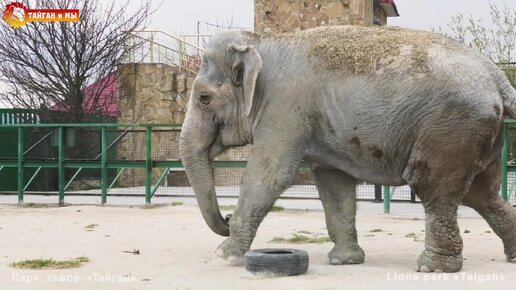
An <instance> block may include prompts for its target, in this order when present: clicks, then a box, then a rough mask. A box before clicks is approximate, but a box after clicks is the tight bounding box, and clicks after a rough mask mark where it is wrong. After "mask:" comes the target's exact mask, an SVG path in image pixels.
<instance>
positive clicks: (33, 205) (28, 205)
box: [25, 202, 48, 208]
mask: <svg viewBox="0 0 516 290" xmlns="http://www.w3.org/2000/svg"><path fill="white" fill-rule="evenodd" d="M25 206H26V207H30V208H46V207H48V205H47V204H44V203H33V202H30V203H28V204H27V205H25Z"/></svg>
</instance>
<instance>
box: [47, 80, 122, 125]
mask: <svg viewBox="0 0 516 290" xmlns="http://www.w3.org/2000/svg"><path fill="white" fill-rule="evenodd" d="M118 85H119V83H118V78H117V76H116V73H110V74H108V75H106V76H105V77H103V78H101V79H99V80H98V81H96V82H94V83H92V84H90V85H88V86H86V87H85V88H84V102H83V109H84V113H86V114H93V113H98V112H100V113H102V114H103V115H107V116H116V115H117V113H118V104H117V99H118ZM98 90H100V91H98ZM50 110H52V111H59V112H67V111H69V109H68V108H66V106H64V105H54V106H52V107H50Z"/></svg>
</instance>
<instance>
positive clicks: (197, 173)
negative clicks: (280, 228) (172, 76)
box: [179, 107, 229, 236]
mask: <svg viewBox="0 0 516 290" xmlns="http://www.w3.org/2000/svg"><path fill="white" fill-rule="evenodd" d="M190 108H192V107H190ZM192 109H193V108H192ZM191 111H193V110H189V111H188V112H187V114H186V118H185V122H184V124H183V129H182V131H181V136H180V139H179V148H180V151H181V160H182V162H183V166H184V167H185V171H186V175H187V176H188V180H189V181H190V184H191V186H192V188H193V191H194V192H195V197H196V198H197V203H198V205H199V208H200V210H201V213H202V216H203V218H204V220H205V221H206V223H207V224H208V226H209V227H210V229H211V230H212V231H214V232H215V233H217V234H219V235H221V236H229V225H228V223H227V221H226V220H225V219H224V218H223V217H222V215H221V214H220V209H219V204H218V202H217V197H216V195H215V181H214V177H213V168H212V167H211V164H210V159H209V150H210V145H211V144H212V143H213V141H214V140H215V136H216V134H217V129H216V125H215V124H213V119H211V118H206V117H207V116H204V118H203V117H202V116H195V114H194V113H193V112H191ZM207 124H209V125H207Z"/></svg>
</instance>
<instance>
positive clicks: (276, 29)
mask: <svg viewBox="0 0 516 290" xmlns="http://www.w3.org/2000/svg"><path fill="white" fill-rule="evenodd" d="M254 3H255V6H254V30H255V31H256V32H259V33H262V32H272V33H283V32H293V31H299V30H305V29H309V28H313V27H317V26H327V25H365V26H372V25H375V24H376V25H385V24H387V17H396V16H399V13H398V9H397V7H396V4H395V3H394V0H254Z"/></svg>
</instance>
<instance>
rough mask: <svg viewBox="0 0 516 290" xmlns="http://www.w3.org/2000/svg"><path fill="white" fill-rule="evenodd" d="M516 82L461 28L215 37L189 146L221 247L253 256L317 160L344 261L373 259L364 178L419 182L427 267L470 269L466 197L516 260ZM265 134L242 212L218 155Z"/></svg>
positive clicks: (184, 152)
mask: <svg viewBox="0 0 516 290" xmlns="http://www.w3.org/2000/svg"><path fill="white" fill-rule="evenodd" d="M515 102H516V91H515V90H514V88H513V87H512V86H511V85H510V83H509V81H508V79H507V77H506V76H505V74H504V73H503V72H502V71H501V70H500V69H499V68H498V67H497V65H496V64H494V63H493V62H492V61H491V60H490V59H488V58H487V57H485V56H483V55H481V54H480V53H478V52H476V51H474V50H472V49H470V48H469V47H467V46H466V45H464V44H462V43H459V42H457V41H455V40H453V39H451V38H448V37H445V36H441V35H438V34H434V33H431V32H424V31H418V30H411V29H404V28H396V27H358V26H334V27H319V28H314V29H309V30H304V31H300V32H295V33H287V34H277V35H274V34H262V35H260V34H256V33H252V32H244V31H231V32H220V33H218V34H216V35H214V36H213V37H212V38H211V40H210V42H209V44H208V45H207V47H206V49H205V51H204V54H203V56H202V64H201V67H200V69H199V73H198V75H197V76H196V78H195V80H194V82H193V85H192V90H191V95H190V99H189V101H188V109H187V113H186V117H185V121H184V123H183V128H182V132H181V135H180V141H179V146H180V155H181V160H182V162H183V165H184V168H185V171H186V174H187V177H188V179H189V181H190V183H191V186H192V188H193V191H194V192H195V196H196V199H197V202H198V206H199V208H200V211H201V213H202V216H203V218H204V220H205V221H206V223H207V225H208V226H209V227H210V228H211V230H213V231H214V232H215V233H217V234H219V235H222V236H229V237H228V238H227V239H226V240H225V241H224V242H223V243H222V244H221V245H220V246H219V247H218V249H217V251H216V253H217V254H218V255H219V256H221V257H222V258H224V259H227V260H228V261H230V262H231V263H234V264H241V263H242V262H243V256H244V254H245V252H246V251H248V250H249V249H250V247H251V243H252V242H253V239H254V238H255V236H256V232H257V229H258V227H259V225H260V223H261V222H262V220H263V219H264V217H265V216H266V215H267V213H268V212H269V210H270V209H271V208H272V206H273V204H274V203H275V201H276V200H277V199H278V198H279V197H280V195H281V194H282V193H283V192H284V191H285V190H286V189H287V188H288V187H289V186H290V185H291V184H292V183H293V180H294V178H295V175H296V172H297V169H298V167H299V165H300V162H301V161H302V160H306V161H308V162H309V163H310V164H311V170H312V171H313V173H314V176H315V183H316V187H317V190H318V192H319V196H320V199H321V201H322V204H323V209H324V213H325V217H326V224H327V229H328V233H329V236H330V238H331V240H332V241H333V243H334V247H333V249H332V250H331V251H330V252H329V254H328V258H329V263H330V264H358V263H363V262H364V257H365V255H364V251H363V250H362V248H361V247H360V246H359V244H358V241H357V231H356V227H355V215H356V193H355V188H356V184H357V181H358V180H361V181H366V182H369V183H374V184H382V185H389V186H401V185H406V184H408V185H409V186H410V187H411V189H412V190H413V191H414V192H415V193H416V194H417V195H418V196H419V198H420V200H421V203H422V205H423V207H424V211H425V229H426V230H425V247H424V250H423V252H422V254H421V255H420V256H419V258H418V260H417V268H416V270H417V271H421V272H457V271H459V270H460V269H461V268H462V264H463V257H462V248H463V243H462V238H461V236H460V232H459V227H458V224H457V209H458V206H459V204H463V205H466V206H469V207H471V208H473V209H474V210H476V211H477V212H478V213H479V214H480V215H481V216H482V217H483V218H484V219H485V220H486V221H487V223H488V224H489V225H490V227H491V228H492V229H493V231H494V232H495V233H496V234H497V235H498V236H499V237H500V238H501V240H502V241H503V245H504V250H505V255H506V259H507V261H509V262H514V260H515V259H516V209H515V208H514V207H512V206H511V205H510V204H509V203H508V202H506V201H505V200H503V199H502V198H501V197H500V196H499V194H498V193H499V187H500V179H501V167H500V164H501V157H500V155H501V149H502V146H503V129H502V128H503V118H504V116H506V117H512V118H514V117H516V103H515ZM246 144H252V151H251V154H250V156H249V159H248V162H247V166H246V168H245V173H244V176H243V178H242V181H241V187H240V196H239V200H238V203H237V206H236V208H235V210H234V212H233V214H232V217H231V218H229V219H225V218H224V217H222V215H221V213H220V209H219V207H218V203H217V198H216V193H215V187H214V177H213V169H212V166H211V162H212V160H213V159H214V158H215V157H216V156H218V155H219V154H221V153H222V152H224V151H225V150H226V149H227V148H230V147H234V146H242V145H246Z"/></svg>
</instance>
